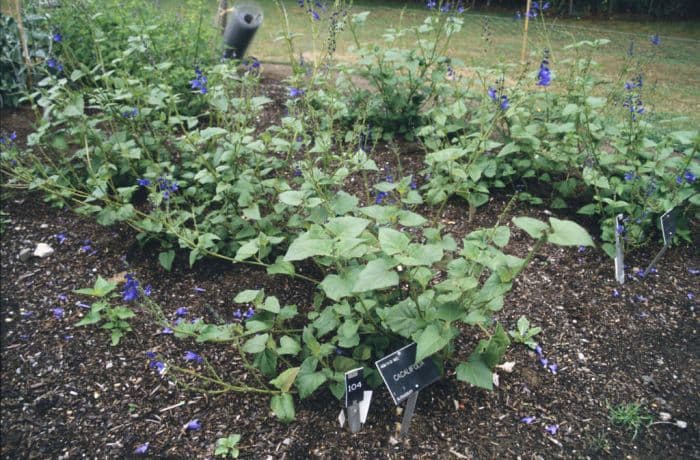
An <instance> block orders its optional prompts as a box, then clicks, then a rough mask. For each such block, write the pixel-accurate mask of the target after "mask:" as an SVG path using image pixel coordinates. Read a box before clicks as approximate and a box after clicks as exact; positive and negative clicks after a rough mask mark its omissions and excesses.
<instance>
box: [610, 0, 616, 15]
mask: <svg viewBox="0 0 700 460" xmlns="http://www.w3.org/2000/svg"><path fill="white" fill-rule="evenodd" d="M614 12H615V0H608V17H609V18H611V17H612V15H613V13H614Z"/></svg>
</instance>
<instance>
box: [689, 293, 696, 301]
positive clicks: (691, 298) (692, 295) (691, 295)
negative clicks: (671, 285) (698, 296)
mask: <svg viewBox="0 0 700 460" xmlns="http://www.w3.org/2000/svg"><path fill="white" fill-rule="evenodd" d="M694 298H695V294H693V293H692V292H689V293H688V300H693V299H694Z"/></svg>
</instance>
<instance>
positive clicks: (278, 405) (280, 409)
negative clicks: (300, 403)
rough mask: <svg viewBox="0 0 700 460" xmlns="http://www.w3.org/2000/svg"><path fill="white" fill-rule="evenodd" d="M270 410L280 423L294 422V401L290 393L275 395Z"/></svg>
mask: <svg viewBox="0 0 700 460" xmlns="http://www.w3.org/2000/svg"><path fill="white" fill-rule="evenodd" d="M270 409H272V412H273V413H274V414H275V416H276V417H277V418H278V419H279V420H280V422H283V423H291V422H293V421H294V416H295V413H294V400H293V399H292V395H290V394H289V393H282V394H279V395H274V396H273V397H272V399H271V400H270Z"/></svg>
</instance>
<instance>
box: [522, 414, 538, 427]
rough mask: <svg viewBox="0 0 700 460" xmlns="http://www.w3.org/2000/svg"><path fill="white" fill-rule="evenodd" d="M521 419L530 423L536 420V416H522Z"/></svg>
mask: <svg viewBox="0 0 700 460" xmlns="http://www.w3.org/2000/svg"><path fill="white" fill-rule="evenodd" d="M520 421H521V422H523V423H526V424H528V425H530V424H532V422H534V421H535V417H533V416H532V415H528V416H526V417H523V418H521V419H520Z"/></svg>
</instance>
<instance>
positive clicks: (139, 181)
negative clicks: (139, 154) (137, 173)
mask: <svg viewBox="0 0 700 460" xmlns="http://www.w3.org/2000/svg"><path fill="white" fill-rule="evenodd" d="M136 183H137V184H139V185H140V186H141V187H148V186H149V185H151V180H150V179H136Z"/></svg>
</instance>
